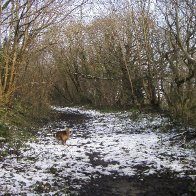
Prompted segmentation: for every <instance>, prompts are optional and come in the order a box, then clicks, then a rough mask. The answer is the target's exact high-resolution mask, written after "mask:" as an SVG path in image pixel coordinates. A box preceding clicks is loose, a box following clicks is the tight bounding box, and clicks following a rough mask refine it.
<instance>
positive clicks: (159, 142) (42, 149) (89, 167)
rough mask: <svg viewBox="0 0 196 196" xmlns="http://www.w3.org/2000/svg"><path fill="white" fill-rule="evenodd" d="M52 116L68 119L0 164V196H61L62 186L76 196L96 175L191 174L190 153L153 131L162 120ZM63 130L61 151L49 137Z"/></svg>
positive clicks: (75, 111)
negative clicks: (66, 132)
mask: <svg viewBox="0 0 196 196" xmlns="http://www.w3.org/2000/svg"><path fill="white" fill-rule="evenodd" d="M56 110H58V111H60V112H64V113H65V114H66V116H68V117H69V116H73V118H69V119H67V120H66V121H62V122H61V123H59V127H57V128H55V129H53V128H52V127H53V126H52V125H51V126H48V127H45V128H43V129H42V130H40V132H39V133H38V141H37V142H28V147H27V148H24V149H21V155H22V156H20V157H19V158H18V159H16V158H15V157H8V158H7V159H5V160H4V161H3V162H0V193H1V194H2V195H3V194H4V193H11V194H13V193H14V194H17V193H18V194H19V193H20V194H21V193H24V194H28V195H36V194H37V195H40V194H41V193H42V194H43V195H45V194H46V193H47V194H46V195H54V194H55V193H56V194H59V195H62V194H65V193H66V191H68V188H67V187H66V185H69V186H71V187H72V189H74V190H75V191H76V192H77V191H79V190H80V188H81V187H82V186H83V185H85V184H86V183H88V182H90V181H91V180H92V179H96V178H99V177H100V176H101V175H113V176H114V177H115V176H143V175H151V174H156V173H159V172H162V171H163V172H164V171H165V170H170V171H171V172H175V173H176V174H177V175H178V176H184V175H186V173H188V171H196V154H195V152H194V151H193V150H187V149H183V148H181V147H180V146H177V145H171V144H170V142H169V135H168V134H163V133H161V132H159V131H158V129H159V127H161V125H162V124H163V123H166V122H167V119H166V118H162V117H160V116H154V117H149V116H147V115H146V116H143V117H141V118H140V120H138V121H137V122H133V121H132V120H130V114H129V113H127V112H125V113H107V114H103V113H100V112H97V111H93V110H88V111H85V110H83V109H82V108H56ZM83 116H84V117H83ZM67 126H69V127H71V128H72V130H73V134H72V137H71V138H70V139H69V140H68V142H67V144H68V145H67V146H64V145H62V144H61V143H60V142H58V141H56V139H55V138H54V137H53V133H54V132H56V131H57V130H59V129H60V128H61V127H67ZM141 178H142V177H141ZM1 194H0V195H1Z"/></svg>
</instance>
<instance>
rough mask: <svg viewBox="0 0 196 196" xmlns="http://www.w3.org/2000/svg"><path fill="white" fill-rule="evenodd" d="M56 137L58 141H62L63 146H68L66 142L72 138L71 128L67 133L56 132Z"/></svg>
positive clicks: (67, 129)
mask: <svg viewBox="0 0 196 196" xmlns="http://www.w3.org/2000/svg"><path fill="white" fill-rule="evenodd" d="M55 137H56V138H57V139H58V140H61V141H62V143H63V144H66V141H67V140H68V139H69V137H70V128H66V130H65V131H58V132H56V134H55Z"/></svg>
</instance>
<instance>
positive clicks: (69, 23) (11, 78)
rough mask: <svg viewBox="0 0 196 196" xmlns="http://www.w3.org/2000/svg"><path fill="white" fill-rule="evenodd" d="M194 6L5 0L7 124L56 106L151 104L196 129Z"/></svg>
mask: <svg viewBox="0 0 196 196" xmlns="http://www.w3.org/2000/svg"><path fill="white" fill-rule="evenodd" d="M195 7H196V1H195V0H183V1H181V0H160V1H152V0H148V1H146V0H137V1H136V0H123V1H119V0H106V1H101V0H75V1H74V0H43V1H39V0H2V1H1V2H0V119H1V123H2V124H3V123H7V122H8V124H9V123H11V124H14V125H23V124H25V122H31V121H32V119H33V121H36V120H37V121H39V119H44V118H47V116H48V115H49V113H50V110H51V105H90V106H93V107H96V108H120V109H123V108H124V109H127V108H129V109H131V108H135V109H137V110H139V111H142V110H144V109H145V108H153V109H156V110H161V111H164V112H167V113H168V114H169V115H170V116H171V117H172V118H173V119H178V120H179V121H180V122H182V123H186V124H190V125H191V126H195V124H196V121H195V119H196V118H195V115H196V100H195V99H196V88H195V85H196V80H195V72H196V25H195V24H196V9H195ZM27 119H28V120H27ZM27 124H28V123H27Z"/></svg>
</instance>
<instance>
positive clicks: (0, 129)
mask: <svg viewBox="0 0 196 196" xmlns="http://www.w3.org/2000/svg"><path fill="white" fill-rule="evenodd" d="M9 135H10V134H9V127H8V126H6V125H4V124H0V137H4V138H7V137H9Z"/></svg>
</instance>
